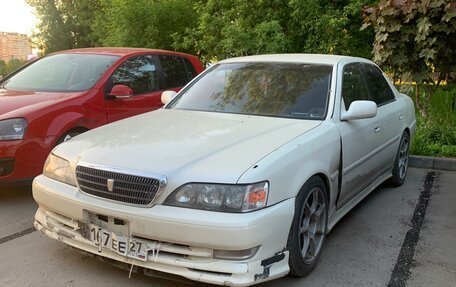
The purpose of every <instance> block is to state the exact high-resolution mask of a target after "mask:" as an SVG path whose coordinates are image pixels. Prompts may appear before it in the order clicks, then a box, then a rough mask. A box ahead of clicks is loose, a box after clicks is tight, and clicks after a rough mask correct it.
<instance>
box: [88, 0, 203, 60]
mask: <svg viewBox="0 0 456 287" xmlns="http://www.w3.org/2000/svg"><path fill="white" fill-rule="evenodd" d="M195 24H196V14H195V12H194V11H193V1H192V0H159V1H149V0H137V1H125V0H100V9H99V10H98V11H97V14H96V17H95V22H94V24H93V25H92V28H93V30H94V31H95V34H96V36H97V37H98V38H99V39H100V42H101V44H102V45H105V46H125V47H146V48H155V49H167V50H174V45H173V44H174V41H175V40H174V35H176V34H182V33H183V32H184V30H185V29H187V28H189V29H191V28H192V27H194V26H195ZM185 51H187V52H193V50H191V49H186V50H185Z"/></svg>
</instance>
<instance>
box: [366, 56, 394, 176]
mask: <svg viewBox="0 0 456 287" xmlns="http://www.w3.org/2000/svg"><path fill="white" fill-rule="evenodd" d="M362 65H363V69H364V75H365V78H366V83H367V87H368V89H369V93H370V96H371V99H372V100H373V101H374V102H375V103H376V104H377V118H378V119H379V125H378V128H379V129H381V130H380V131H379V132H378V134H379V135H380V136H381V138H380V139H379V142H378V144H377V149H378V153H379V155H380V156H379V159H378V160H379V163H378V164H379V166H380V167H379V170H378V172H377V175H376V176H380V175H381V174H383V173H384V172H386V171H387V170H388V169H391V168H392V166H393V162H394V158H395V156H396V151H397V148H398V146H399V140H400V137H401V134H402V131H401V129H402V126H403V123H402V121H403V115H402V113H401V109H400V107H399V105H398V102H397V101H396V99H395V96H394V92H393V91H392V90H391V87H390V85H389V84H388V82H387V80H386V79H385V77H384V75H383V73H382V71H381V70H380V69H379V68H378V67H377V66H375V65H372V64H367V63H363V64H362Z"/></svg>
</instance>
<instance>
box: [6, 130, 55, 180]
mask: <svg viewBox="0 0 456 287" xmlns="http://www.w3.org/2000/svg"><path fill="white" fill-rule="evenodd" d="M54 140H55V137H48V138H46V139H44V140H43V139H40V138H31V139H24V140H14V141H0V185H15V184H16V183H20V182H21V181H22V180H27V179H31V178H33V177H35V176H37V175H39V174H40V173H41V172H42V170H43V165H44V162H45V161H46V157H47V156H48V154H49V153H50V152H51V150H52V148H53V146H54ZM2 170H3V172H2Z"/></svg>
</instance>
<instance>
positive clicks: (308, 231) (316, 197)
mask: <svg viewBox="0 0 456 287" xmlns="http://www.w3.org/2000/svg"><path fill="white" fill-rule="evenodd" d="M314 203H315V204H316V205H315V206H314ZM309 204H310V205H311V206H309ZM327 223H328V200H327V198H326V187H325V184H324V182H323V180H322V179H321V178H320V177H318V176H314V177H311V178H310V179H309V180H308V181H307V182H306V183H305V184H304V186H303V187H302V188H301V190H300V192H299V194H298V196H297V197H296V201H295V212H294V217H293V222H292V224H291V228H290V233H289V235H288V243H287V247H288V250H289V252H290V256H289V260H288V264H289V266H290V275H292V276H296V277H303V276H306V275H307V274H309V273H310V272H311V271H312V270H313V268H314V267H315V265H316V263H317V261H318V258H319V257H320V254H321V250H322V247H323V243H324V241H325V238H326V228H327ZM306 226H307V227H306ZM312 233H313V235H312ZM311 242H313V243H311ZM311 246H313V248H312V247H311ZM303 250H305V251H303ZM303 253H305V254H303Z"/></svg>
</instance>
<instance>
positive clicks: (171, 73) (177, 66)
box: [158, 55, 191, 89]
mask: <svg viewBox="0 0 456 287" xmlns="http://www.w3.org/2000/svg"><path fill="white" fill-rule="evenodd" d="M158 58H159V59H160V63H161V66H162V69H163V76H164V78H165V89H171V88H179V87H183V86H185V85H186V84H187V83H188V82H189V80H190V79H191V78H189V75H188V73H187V68H186V65H185V64H184V61H183V60H182V58H181V57H178V56H169V55H160V56H158Z"/></svg>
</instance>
